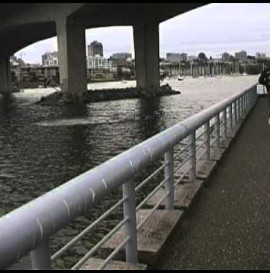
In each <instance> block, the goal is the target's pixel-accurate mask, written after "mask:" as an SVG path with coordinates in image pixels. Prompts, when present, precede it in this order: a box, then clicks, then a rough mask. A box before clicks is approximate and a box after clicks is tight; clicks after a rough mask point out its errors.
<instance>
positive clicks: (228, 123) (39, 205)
mask: <svg viewBox="0 0 270 273" xmlns="http://www.w3.org/2000/svg"><path fill="white" fill-rule="evenodd" d="M255 87H256V85H254V86H252V87H251V88H249V89H247V90H245V91H243V92H241V93H239V94H236V95H233V96H231V97H230V98H227V99H224V100H222V101H221V102H219V103H217V104H214V105H212V106H210V107H209V108H207V109H204V110H202V111H200V112H199V113H197V114H195V115H193V116H191V117H189V118H187V119H185V120H184V121H182V122H180V123H178V124H176V125H174V126H172V127H170V128H168V129H166V130H164V131H162V132H160V133H158V134H157V135H155V136H153V137H151V138H149V139H147V140H145V141H144V142H142V143H140V144H138V145H136V146H134V147H133V148H131V149H129V150H127V151H125V152H123V153H121V154H119V155H118V156H116V157H114V158H112V159H110V160H108V161H106V162H105V163H103V164H101V165H99V166H97V167H95V168H93V169H91V170H90V171H87V172H85V173H83V174H81V175H80V176H78V177H75V178H74V179H72V180H70V181H68V182H66V183H65V184H63V185H61V186H59V187H57V188H55V189H54V190H52V191H50V192H48V193H46V194H44V195H42V196H41V197H39V198H37V199H35V200H33V201H31V202H29V203H27V204H26V205H24V206H22V207H20V208H18V209H16V210H14V211H12V212H10V213H8V214H7V215H5V216H3V217H2V218H0V268H1V269H4V268H7V267H9V266H10V265H12V264H13V263H14V262H16V261H17V260H18V259H20V258H21V257H23V256H24V255H26V254H27V253H29V252H30V253H31V259H32V267H33V268H34V269H51V263H52V262H54V261H55V260H56V259H58V258H59V257H60V256H61V255H63V253H64V252H65V251H67V250H68V249H69V248H70V247H72V246H73V245H74V244H75V243H76V242H78V241H79V240H80V239H81V238H82V237H83V236H84V235H85V234H87V233H89V232H91V231H93V230H94V228H95V227H96V226H97V225H98V224H99V223H100V222H101V221H102V220H104V219H105V218H106V217H108V216H109V215H110V214H111V213H112V212H113V211H115V210H116V209H117V208H118V207H119V206H123V212H124V213H123V219H122V220H121V221H120V222H119V223H118V224H117V225H116V226H115V227H114V228H113V229H112V230H111V231H110V232H109V233H108V234H106V235H105V236H104V238H103V239H102V240H101V241H99V242H98V243H97V244H96V245H95V246H94V247H93V248H92V249H91V250H90V251H89V252H88V253H86V254H85V256H84V257H82V258H81V259H80V260H79V261H78V262H77V263H76V264H75V265H74V266H73V267H72V269H78V268H80V266H81V265H83V264H84V263H85V261H86V260H87V259H89V258H90V257H91V256H93V255H94V254H95V253H96V252H97V251H98V249H99V248H100V247H101V246H102V245H103V244H104V243H105V242H106V241H107V240H108V239H109V238H110V237H112V236H113V235H114V234H115V233H116V232H117V231H118V230H120V229H121V228H124V230H125V236H126V237H125V239H124V240H123V242H122V243H121V244H120V245H119V246H118V247H117V248H116V249H115V250H114V251H113V252H112V253H111V254H110V255H109V256H108V257H107V259H105V261H104V263H103V264H102V265H101V266H100V269H103V268H105V267H106V265H107V264H108V262H109V261H110V260H112V259H113V257H114V256H115V255H116V254H117V253H118V252H119V251H120V250H121V249H122V248H125V254H126V261H128V262H131V263H137V262H138V253H137V252H138V251H137V232H138V230H139V229H140V228H141V227H142V226H143V224H144V223H145V222H146V221H147V220H148V219H149V217H151V215H152V214H153V212H154V211H155V210H156V209H157V208H158V207H159V205H160V204H161V203H162V202H165V209H167V210H171V209H173V208H174V189H175V187H176V186H177V185H178V184H179V183H181V181H182V180H183V179H184V178H185V179H188V180H189V182H190V183H192V182H193V181H194V180H195V178H196V165H197V162H198V161H199V160H206V161H207V160H210V150H211V148H212V147H219V146H220V143H221V141H226V139H227V137H228V136H229V134H230V133H232V132H233V130H234V129H235V127H236V126H237V125H238V123H239V122H240V119H243V118H244V117H245V115H246V114H247V113H248V112H249V110H250V109H251V107H252V106H253V105H254V103H255V102H256V98H257V96H256V88H255ZM178 144H181V146H182V147H181V149H180V150H179V151H176V149H174V148H175V147H176V145H178ZM184 151H185V153H184ZM182 155H185V157H184V158H183V157H182V158H181V159H180V162H179V164H178V165H177V166H176V167H175V163H176V159H177V158H178V157H179V156H182ZM162 157H163V158H164V161H163V162H162V164H161V166H159V167H158V168H157V169H156V170H155V171H154V172H152V173H151V174H150V175H148V176H147V177H146V178H145V179H144V180H143V181H142V182H141V183H140V184H138V185H137V186H135V176H136V175H137V174H139V173H141V172H142V170H143V169H145V168H146V167H147V166H148V165H150V164H151V163H153V162H156V161H157V160H160V158H162ZM179 170H182V171H181V175H180V177H179V178H178V179H176V181H175V179H174V174H175V172H176V171H179ZM161 172H163V176H164V179H163V180H162V181H161V183H160V184H159V185H158V186H156V187H155V188H154V190H152V191H151V193H150V194H148V196H147V197H146V198H145V199H144V200H143V201H142V202H140V203H139V204H138V205H137V206H136V199H135V195H136V193H137V192H138V191H140V190H141V189H142V188H143V187H144V186H145V185H147V184H148V183H149V181H151V179H152V178H153V177H154V176H156V175H157V174H159V173H161ZM119 187H122V193H123V197H122V199H121V200H119V201H117V202H116V203H115V204H114V205H113V206H112V207H111V208H110V209H109V210H107V211H106V212H105V213H104V214H102V215H101V216H100V217H99V218H98V219H96V220H95V221H94V222H93V223H92V224H91V225H90V226H88V227H87V228H85V229H84V230H83V231H82V232H80V233H79V234H78V235H77V236H75V237H74V238H73V239H72V240H71V241H70V242H69V243H67V244H66V245H65V246H64V247H62V248H61V249H60V250H58V251H57V252H56V253H55V254H53V255H52V256H51V254H50V248H49V239H50V236H52V235H53V234H55V233H56V232H57V231H58V230H60V229H61V228H63V227H65V226H66V225H67V224H68V223H70V222H72V221H73V220H74V219H75V218H77V217H79V216H81V215H83V213H84V212H85V211H88V210H89V209H91V208H92V207H94V206H95V204H96V203H97V202H98V201H99V200H100V198H101V197H103V196H104V195H107V194H109V193H110V192H111V191H112V190H114V189H116V188H119ZM162 187H165V194H164V196H163V197H162V198H161V199H160V200H159V201H158V202H157V203H156V205H155V206H154V207H153V209H152V210H151V211H150V213H149V214H148V215H147V216H146V217H145V218H144V219H143V220H142V221H141V222H140V223H138V224H137V222H136V212H137V211H138V210H139V209H140V208H142V207H143V206H144V205H145V204H146V202H147V201H148V200H149V199H150V198H151V197H152V196H153V195H154V194H155V193H156V192H157V191H158V190H159V189H160V188H162Z"/></svg>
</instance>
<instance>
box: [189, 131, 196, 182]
mask: <svg viewBox="0 0 270 273" xmlns="http://www.w3.org/2000/svg"><path fill="white" fill-rule="evenodd" d="M189 149H190V150H189V151H190V155H191V158H190V164H191V169H190V171H189V181H191V182H193V181H195V179H196V130H195V131H194V132H193V133H192V134H191V135H190V148H189Z"/></svg>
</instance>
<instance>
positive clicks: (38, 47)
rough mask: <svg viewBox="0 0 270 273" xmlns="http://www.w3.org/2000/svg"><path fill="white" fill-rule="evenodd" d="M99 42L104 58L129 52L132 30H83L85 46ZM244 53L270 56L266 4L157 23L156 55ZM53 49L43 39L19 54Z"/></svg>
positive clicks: (214, 7)
mask: <svg viewBox="0 0 270 273" xmlns="http://www.w3.org/2000/svg"><path fill="white" fill-rule="evenodd" d="M93 40H98V41H100V42H102V43H103V48H104V55H105V57H109V56H110V55H111V54H112V53H115V52H132V53H133V37H132V27H108V28H96V29H91V30H87V31H86V43H87V44H89V43H90V42H92V41H93ZM242 49H244V50H247V52H248V54H250V55H254V54H255V53H256V52H257V51H259V52H265V53H266V54H267V55H268V56H270V3H216V4H209V5H205V6H203V7H201V8H198V9H195V10H192V11H190V12H187V13H184V14H182V15H179V16H177V17H174V18H172V19H170V20H168V21H165V22H163V23H161V24H160V55H161V56H162V57H165V55H166V52H186V53H188V54H189V55H198V53H199V52H202V51H203V52H205V53H206V55H207V56H213V57H217V56H218V55H219V54H221V53H223V52H224V51H227V52H229V53H234V52H236V51H240V50H242ZM54 50H57V39H56V38H52V39H47V40H43V41H41V42H38V43H36V44H33V45H30V46H28V47H26V48H24V49H23V50H21V51H19V52H18V53H17V54H16V55H17V56H21V54H22V57H23V59H25V60H26V61H27V62H41V55H42V54H43V53H44V52H46V51H54Z"/></svg>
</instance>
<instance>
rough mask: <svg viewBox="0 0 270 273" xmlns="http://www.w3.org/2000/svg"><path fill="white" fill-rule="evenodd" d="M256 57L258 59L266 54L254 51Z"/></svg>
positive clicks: (263, 57)
mask: <svg viewBox="0 0 270 273" xmlns="http://www.w3.org/2000/svg"><path fill="white" fill-rule="evenodd" d="M256 59H258V60H262V59H266V54H265V53H260V52H257V53H256Z"/></svg>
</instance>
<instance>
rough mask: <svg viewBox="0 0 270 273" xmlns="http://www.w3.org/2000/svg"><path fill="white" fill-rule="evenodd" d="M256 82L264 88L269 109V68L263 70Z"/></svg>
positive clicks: (269, 119)
mask: <svg viewBox="0 0 270 273" xmlns="http://www.w3.org/2000/svg"><path fill="white" fill-rule="evenodd" d="M258 82H259V84H262V85H264V86H265V87H266V91H267V97H268V98H267V100H268V104H269V107H270V67H267V68H266V69H264V70H263V72H262V73H261V75H260V77H259V80H258ZM268 124H269V125H270V113H269V115H268Z"/></svg>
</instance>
